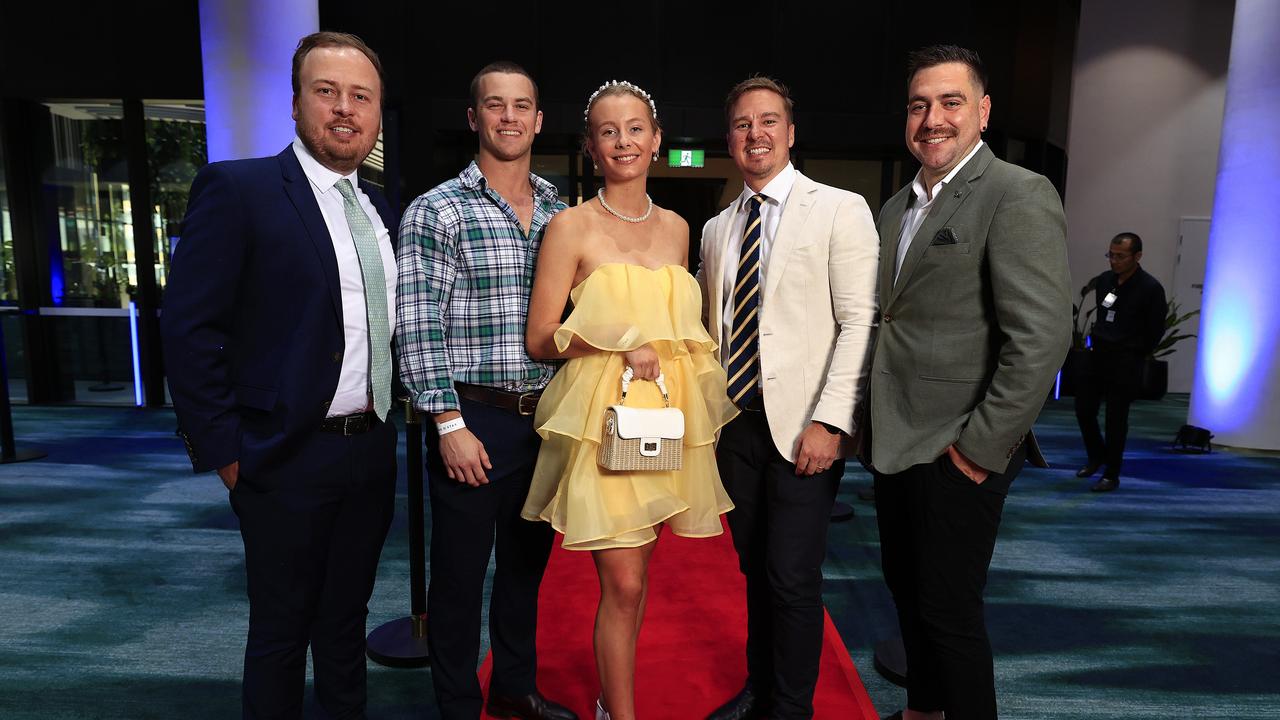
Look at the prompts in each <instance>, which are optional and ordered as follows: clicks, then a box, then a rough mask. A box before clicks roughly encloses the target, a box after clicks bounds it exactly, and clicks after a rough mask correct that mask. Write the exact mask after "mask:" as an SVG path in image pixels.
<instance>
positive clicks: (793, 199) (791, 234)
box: [763, 171, 818, 303]
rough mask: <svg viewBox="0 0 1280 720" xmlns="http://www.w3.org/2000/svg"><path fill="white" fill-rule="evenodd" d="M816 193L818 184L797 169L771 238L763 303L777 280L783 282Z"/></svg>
mask: <svg viewBox="0 0 1280 720" xmlns="http://www.w3.org/2000/svg"><path fill="white" fill-rule="evenodd" d="M817 193H818V186H817V185H816V184H814V182H813V181H812V180H810V179H809V178H807V177H805V176H804V175H802V174H800V172H799V171H797V172H796V182H795V185H793V186H792V188H791V194H790V195H789V196H788V197H787V204H786V206H785V207H783V208H782V219H781V221H780V222H779V223H778V234H777V236H776V237H774V239H773V247H772V248H770V249H769V264H768V267H766V268H765V278H764V296H763V298H764V301H765V302H766V303H767V302H769V298H770V297H772V296H773V291H774V290H776V289H777V288H778V283H780V282H782V273H783V271H784V270H786V268H787V260H789V259H790V257H791V251H792V249H794V248H795V246H796V243H798V242H800V238H801V237H803V233H802V232H801V231H802V230H803V229H804V223H805V221H806V220H808V219H809V212H810V211H811V210H813V203H814V198H815V197H816V196H817Z"/></svg>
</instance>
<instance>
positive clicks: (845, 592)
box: [0, 396, 1280, 720]
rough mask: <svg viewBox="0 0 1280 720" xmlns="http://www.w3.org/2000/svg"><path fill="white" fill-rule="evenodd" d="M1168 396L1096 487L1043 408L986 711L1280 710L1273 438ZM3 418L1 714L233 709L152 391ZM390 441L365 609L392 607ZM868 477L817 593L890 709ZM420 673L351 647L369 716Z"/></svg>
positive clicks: (187, 515) (1062, 424)
mask: <svg viewBox="0 0 1280 720" xmlns="http://www.w3.org/2000/svg"><path fill="white" fill-rule="evenodd" d="M1186 404H1187V400H1186V397H1185V396H1173V397H1171V398H1169V399H1166V400H1164V401H1162V402H1160V403H1139V404H1137V405H1136V406H1135V408H1134V413H1133V428H1132V432H1131V440H1130V453H1129V455H1128V459H1127V461H1126V462H1127V464H1126V475H1125V477H1124V478H1123V483H1122V486H1121V488H1120V490H1118V491H1117V492H1115V493H1111V494H1106V495H1095V494H1091V493H1089V492H1088V485H1087V483H1086V482H1085V481H1080V480H1077V479H1076V478H1075V477H1074V472H1073V471H1074V470H1075V468H1076V467H1078V466H1079V465H1080V464H1081V463H1082V461H1083V454H1082V451H1081V449H1080V447H1079V442H1078V438H1077V435H1076V430H1075V421H1074V418H1073V416H1072V414H1071V406H1070V401H1069V400H1064V401H1061V402H1057V403H1051V404H1050V406H1049V407H1047V408H1046V410H1045V412H1044V414H1043V416H1042V418H1041V422H1040V424H1039V425H1038V426H1037V429H1038V432H1039V434H1040V435H1041V439H1042V443H1043V444H1044V446H1045V449H1046V453H1047V454H1048V455H1049V456H1050V460H1051V461H1052V462H1054V464H1055V468H1054V469H1051V470H1028V471H1026V472H1024V473H1023V475H1022V476H1021V477H1020V478H1019V479H1018V480H1017V482H1016V483H1015V485H1014V489H1013V492H1012V494H1011V495H1010V499H1009V502H1008V504H1007V505H1006V508H1005V516H1004V524H1003V528H1002V531H1001V536H1000V543H999V545H998V546H997V548H996V554H995V559H994V560H993V563H992V569H991V579H990V585H989V589H988V617H989V620H990V622H989V624H990V629H991V634H992V640H993V644H994V645H995V648H996V655H997V659H996V674H997V683H998V688H999V696H1000V703H1001V711H1002V716H1004V717H1007V718H1046V719H1049V718H1053V719H1058V718H1175V717H1196V718H1280V456H1278V455H1276V454H1263V453H1244V452H1231V451H1221V452H1218V451H1215V452H1214V453H1213V454H1211V455H1198V456H1196V455H1180V454H1175V453H1172V452H1170V451H1169V450H1168V442H1169V440H1170V439H1171V438H1172V436H1173V433H1174V431H1176V429H1177V427H1178V426H1179V425H1181V424H1182V423H1183V422H1184V421H1185V417H1186ZM14 421H15V425H16V428H17V436H18V443H19V447H20V448H21V449H38V450H42V451H45V452H47V453H48V454H49V456H48V457H47V458H46V459H44V460H39V461H35V462H28V463H20V464H14V465H5V466H0V718H4V719H6V720H7V719H35V718H42V719H43V718H59V719H62V718H174V717H181V718H183V719H184V720H201V719H204V718H233V717H238V716H239V675H240V656H241V652H242V648H243V641H244V633H245V628H246V622H247V602H246V601H245V599H244V576H243V566H242V555H241V553H242V548H241V545H240V538H239V534H238V532H237V531H236V525H235V516H234V515H233V514H232V513H231V511H230V508H229V506H228V505H227V502H226V491H225V490H224V489H223V488H222V485H221V483H219V482H218V481H217V479H216V478H215V477H214V476H213V475H206V476H193V475H192V474H191V473H190V466H189V465H188V464H187V461H186V457H185V455H184V453H183V452H182V450H181V445H180V443H179V442H178V440H177V439H176V438H175V437H174V436H173V434H172V432H173V426H174V421H173V416H172V413H171V412H168V411H141V410H123V409H108V408H92V409H90V408H81V407H76V408H71V407H66V408H28V407H19V408H16V409H15V410H14ZM400 450H401V453H402V461H401V467H402V470H401V474H402V478H401V482H400V490H399V495H400V505H399V507H398V508H397V516H396V521H395V524H394V526H393V527H392V531H391V537H390V538H389V539H388V543H387V547H386V550H385V551H384V553H383V560H382V564H381V567H380V571H379V577H378V586H377V588H376V590H375V592H374V597H373V600H372V601H371V603H370V618H369V627H370V628H373V627H375V626H376V625H378V624H381V623H383V622H386V621H388V620H392V619H394V618H397V617H400V616H402V615H404V614H405V613H406V612H407V610H408V568H407V562H408V560H407V558H408V550H407V546H406V543H407V528H406V517H407V514H406V509H405V487H404V479H403V451H404V448H403V444H402V446H401V448H400ZM868 484H869V479H868V478H867V477H866V476H865V475H862V474H861V472H860V471H852V470H851V471H850V472H849V474H848V475H847V476H846V478H845V484H844V487H843V489H842V499H843V500H845V501H847V502H849V503H850V504H852V505H854V506H855V508H856V511H857V515H856V516H855V518H854V519H853V520H851V521H848V522H845V523H838V524H834V525H832V528H831V535H830V552H829V556H828V561H827V564H826V566H825V571H826V574H827V578H828V584H827V589H826V598H827V603H828V606H829V608H830V612H831V615H832V616H833V618H834V619H835V621H836V623H837V625H838V626H839V629H840V631H841V633H842V634H843V636H844V639H845V642H846V644H847V645H848V647H849V650H850V652H851V653H852V655H853V659H854V661H855V662H856V663H857V665H858V669H859V672H861V674H862V677H863V680H864V682H865V683H866V684H867V687H868V690H869V691H870V693H871V697H872V699H873V700H874V701H875V704H876V707H877V708H878V709H879V710H880V711H881V712H882V713H884V714H888V713H889V712H892V711H893V710H895V709H897V708H898V707H900V706H901V704H902V702H903V700H904V698H905V693H904V692H903V691H902V690H900V689H899V688H897V687H895V686H893V685H890V684H889V683H887V682H886V681H884V680H883V679H881V678H880V677H879V676H878V675H877V674H876V673H875V671H874V670H873V669H872V662H871V654H872V650H871V648H872V645H873V644H874V642H875V641H877V640H879V639H882V638H885V637H888V636H890V635H893V634H896V631H895V629H894V622H895V621H894V617H893V611H892V605H891V603H890V600H889V597H888V593H887V591H886V590H885V589H884V586H883V584H882V582H881V580H880V575H879V547H878V543H877V538H876V532H875V516H874V509H873V508H872V506H871V505H869V504H867V503H863V502H860V501H858V500H857V499H856V496H855V491H856V490H857V489H859V488H862V487H866V486H867V485H868ZM429 521H430V518H429V517H428V522H429ZM428 673H429V671H428V670H395V669H388V668H382V667H379V666H377V665H374V664H370V674H369V698H370V705H369V716H370V717H371V718H424V717H425V718H433V717H436V715H435V712H434V706H433V700H432V696H431V689H430V678H429V676H428ZM309 702H310V701H309ZM314 709H315V708H314V707H311V708H310V710H312V711H314ZM655 720H656V719H655ZM680 720H684V719H680Z"/></svg>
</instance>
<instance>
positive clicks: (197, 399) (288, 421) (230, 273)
mask: <svg viewBox="0 0 1280 720" xmlns="http://www.w3.org/2000/svg"><path fill="white" fill-rule="evenodd" d="M360 187H361V189H363V190H364V191H365V193H366V194H367V195H368V196H369V198H370V199H371V200H372V201H373V204H374V206H375V207H376V208H377V210H378V213H379V215H381V216H382V221H383V223H384V224H385V225H386V227H387V229H388V230H389V231H390V232H391V242H392V244H393V245H394V244H395V242H396V232H397V229H398V227H399V223H398V221H397V219H396V217H395V216H394V215H393V214H392V212H391V209H390V208H389V207H388V206H387V203H386V200H385V199H384V198H383V197H382V195H381V194H380V193H378V192H377V191H376V190H374V189H373V188H372V187H370V186H368V185H366V184H365V183H363V182H362V183H361V184H360ZM385 271H386V272H392V273H394V272H395V268H387V269H386V270H385ZM342 327H343V325H342V298H341V289H340V285H339V280H338V263H337V258H336V256H335V255H334V251H333V242H332V240H331V239H330V237H329V231H328V228H327V227H326V226H325V222H324V217H323V216H322V215H321V214H320V206H319V205H318V204H317V203H316V199H315V194H314V193H313V192H312V190H311V184H310V182H309V181H308V180H307V176H306V175H305V174H304V173H303V171H302V166H301V165H300V164H299V163H298V158H297V156H296V155H295V154H294V151H293V147H292V146H289V147H286V148H285V149H284V152H281V153H280V154H279V155H277V156H275V157H267V158H254V159H251V160H232V161H227V162H218V163H211V164H209V165H206V166H205V167H204V168H202V169H201V170H200V172H199V173H198V174H197V175H196V179H195V181H194V182H193V183H192V185H191V195H190V199H189V200H188V204H187V215H186V218H185V219H184V220H183V223H182V240H181V241H180V242H179V243H178V247H177V249H176V250H175V252H174V256H173V264H172V267H171V269H170V273H169V278H168V286H167V288H166V290H165V296H164V312H163V316H162V318H161V331H162V334H163V336H164V353H165V366H166V370H167V373H168V378H169V391H170V394H171V395H172V397H173V405H174V408H175V410H176V411H177V414H178V426H179V434H181V435H182V436H183V438H184V440H185V441H186V443H187V450H188V452H189V453H190V455H191V462H192V466H193V468H194V469H195V471H197V472H201V471H206V470H213V469H217V468H220V467H223V466H225V465H229V464H231V463H232V462H235V461H240V463H241V474H242V475H243V474H248V475H251V476H252V475H257V474H259V473H262V472H264V471H269V470H271V469H278V468H279V467H280V466H281V465H283V464H285V463H287V462H288V461H289V459H290V458H291V457H292V456H293V454H294V453H295V452H296V451H297V449H298V448H299V447H300V446H301V444H302V443H304V442H305V441H306V440H307V439H308V437H309V436H310V434H311V433H313V432H316V431H317V430H318V426H319V423H320V421H321V420H322V419H323V418H324V417H325V415H326V414H327V412H328V408H329V403H330V402H331V400H332V398H333V394H334V392H335V390H336V389H337V386H338V373H339V371H340V369H341V367H342V354H343V349H344V339H343V331H342ZM246 465H251V466H252V467H251V468H250V467H246ZM268 474H269V473H268Z"/></svg>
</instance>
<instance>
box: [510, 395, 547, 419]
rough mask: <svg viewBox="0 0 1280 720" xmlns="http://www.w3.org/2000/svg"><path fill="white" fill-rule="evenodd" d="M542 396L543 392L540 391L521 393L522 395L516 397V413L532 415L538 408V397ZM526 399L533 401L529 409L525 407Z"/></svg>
mask: <svg viewBox="0 0 1280 720" xmlns="http://www.w3.org/2000/svg"><path fill="white" fill-rule="evenodd" d="M541 396H542V393H538V392H523V393H520V395H519V396H518V397H517V398H516V413H517V414H519V415H532V414H533V413H534V412H535V411H537V409H538V398H540V397H541ZM525 400H530V401H532V402H531V404H530V405H529V406H528V408H527V409H526V407H525Z"/></svg>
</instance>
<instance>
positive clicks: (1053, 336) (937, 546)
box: [869, 46, 1071, 719]
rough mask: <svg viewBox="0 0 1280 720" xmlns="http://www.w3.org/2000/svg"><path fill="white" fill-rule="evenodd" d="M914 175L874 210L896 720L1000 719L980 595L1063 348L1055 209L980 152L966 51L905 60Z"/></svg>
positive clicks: (977, 108)
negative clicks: (896, 640)
mask: <svg viewBox="0 0 1280 720" xmlns="http://www.w3.org/2000/svg"><path fill="white" fill-rule="evenodd" d="M908 78H909V88H908V95H909V98H908V105H907V131H906V140H907V146H908V148H909V149H910V150H911V152H912V154H913V155H915V157H916V159H917V160H919V161H920V164H921V169H920V172H919V174H918V175H917V176H916V177H915V179H914V181H913V182H912V183H911V185H909V186H907V187H905V188H903V189H902V190H901V191H900V192H899V193H898V194H896V195H895V196H894V197H893V198H892V199H890V200H889V202H888V203H887V204H886V205H885V206H884V209H883V210H882V211H881V213H880V218H879V223H878V228H879V231H880V258H881V262H880V268H881V269H880V279H879V296H880V302H881V317H880V321H881V322H880V330H879V338H878V341H877V345H876V349H875V354H874V359H873V363H872V369H871V391H870V406H871V434H872V438H871V442H870V446H871V448H870V450H871V454H870V458H869V459H870V462H871V464H872V466H873V467H874V470H875V492H876V506H877V516H878V522H879V526H880V538H881V553H882V561H883V570H884V576H885V581H886V583H887V584H888V585H889V589H890V591H891V592H892V594H893V597H894V602H895V604H896V605H897V608H898V617H899V624H900V626H901V630H902V637H903V642H904V645H905V648H906V651H907V667H908V670H907V682H908V686H907V710H906V711H905V714H904V717H906V718H908V719H910V718H940V717H941V716H942V713H943V712H945V713H946V717H947V718H949V719H950V718H992V719H994V718H995V717H996V701H995V681H994V674H993V667H992V656H991V645H990V643H989V641H988V640H987V633H986V627H985V622H984V619H983V599H982V596H983V591H984V588H985V585H986V577H987V568H988V566H989V564H990V562H991V554H992V551H993V549H994V547H995V539H996V532H997V530H998V528H999V524H1000V514H1001V511H1002V509H1003V506H1004V498H1005V495H1006V493H1007V492H1008V490H1009V484H1010V482H1012V480H1013V479H1014V477H1015V476H1016V475H1017V474H1018V471H1019V470H1020V469H1021V467H1022V465H1023V463H1024V461H1025V459H1026V458H1027V455H1028V453H1031V454H1032V455H1033V457H1038V452H1036V451H1035V450H1034V441H1032V442H1029V443H1024V439H1025V438H1027V437H1029V433H1030V430H1031V425H1032V423H1033V422H1034V421H1035V419H1036V416H1037V415H1038V414H1039V412H1040V408H1041V406H1042V405H1043V403H1044V400H1045V397H1046V396H1047V394H1048V390H1049V388H1050V386H1051V384H1052V382H1053V378H1054V375H1055V374H1056V372H1057V371H1058V368H1059V367H1060V366H1061V364H1062V360H1063V357H1064V356H1065V355H1066V352H1067V346H1068V343H1069V341H1070V335H1071V300H1070V294H1069V291H1068V286H1069V285H1070V278H1069V276H1068V272H1067V256H1066V240H1065V235H1064V233H1065V223H1064V219H1063V213H1062V203H1061V201H1060V199H1059V198H1058V194H1057V192H1056V191H1055V190H1054V188H1053V186H1052V185H1051V184H1050V183H1049V181H1048V180H1047V179H1045V178H1044V177H1042V176H1040V175H1037V174H1035V173H1032V172H1030V171H1027V170H1025V169H1022V168H1019V167H1016V166H1014V165H1010V164H1008V163H1005V162H1002V161H1000V160H998V159H996V158H995V156H994V155H993V154H992V152H991V150H990V148H988V147H987V146H986V145H984V144H983V143H982V140H981V132H982V131H983V130H985V129H986V126H987V121H988V118H989V116H990V111H991V99H990V97H988V96H987V95H986V78H985V76H984V72H983V69H982V64H981V60H980V59H979V58H978V56H977V53H974V52H973V51H971V50H966V49H964V48H958V47H955V46H938V47H932V48H926V49H924V50H920V51H916V52H915V53H913V54H912V56H911V58H910V61H909V63H908Z"/></svg>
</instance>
